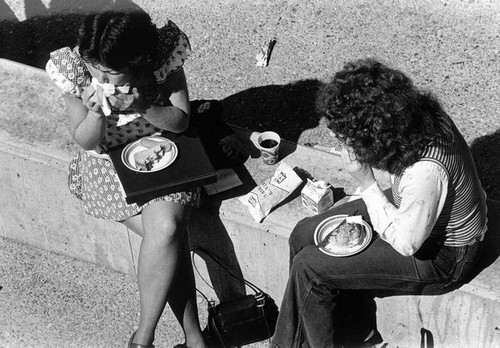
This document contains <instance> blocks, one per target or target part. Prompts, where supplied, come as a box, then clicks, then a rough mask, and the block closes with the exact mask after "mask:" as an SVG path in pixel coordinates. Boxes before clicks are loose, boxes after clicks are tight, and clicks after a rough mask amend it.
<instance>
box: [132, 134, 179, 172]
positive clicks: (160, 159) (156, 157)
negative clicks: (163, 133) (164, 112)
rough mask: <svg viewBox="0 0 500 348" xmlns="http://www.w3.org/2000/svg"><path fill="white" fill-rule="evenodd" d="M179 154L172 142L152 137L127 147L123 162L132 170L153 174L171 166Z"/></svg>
mask: <svg viewBox="0 0 500 348" xmlns="http://www.w3.org/2000/svg"><path fill="white" fill-rule="evenodd" d="M177 152H178V151H177V146H176V145H175V143H174V142H173V141H172V140H170V139H167V138H163V137H159V136H150V137H144V138H141V139H139V140H137V141H134V142H133V143H130V144H128V145H127V146H125V148H124V149H123V151H122V161H123V163H124V164H125V166H126V167H127V168H129V169H130V170H133V171H136V172H139V173H152V172H156V171H159V170H162V169H163V168H166V167H168V166H169V165H171V164H172V163H173V162H174V161H175V159H176V158H177Z"/></svg>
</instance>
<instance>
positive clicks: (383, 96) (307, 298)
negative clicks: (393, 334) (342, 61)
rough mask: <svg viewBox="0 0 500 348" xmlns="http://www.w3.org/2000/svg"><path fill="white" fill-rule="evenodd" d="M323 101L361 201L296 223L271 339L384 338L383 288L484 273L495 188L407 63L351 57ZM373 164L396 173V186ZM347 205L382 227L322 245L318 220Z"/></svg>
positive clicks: (430, 286) (444, 286)
mask: <svg viewBox="0 0 500 348" xmlns="http://www.w3.org/2000/svg"><path fill="white" fill-rule="evenodd" d="M317 104H318V109H319V111H320V112H321V113H322V114H324V115H325V117H326V118H327V119H328V127H329V128H330V129H331V130H332V132H333V134H334V135H335V136H336V137H337V139H338V140H339V141H340V142H341V143H342V144H343V149H342V161H343V164H344V167H345V169H346V170H347V171H348V172H349V173H350V174H351V175H352V177H353V178H354V179H355V180H356V181H357V182H358V183H359V185H360V189H361V193H360V195H361V199H357V200H354V201H351V202H348V203H346V204H343V205H340V206H338V207H335V208H334V209H331V210H330V211H328V212H326V213H323V214H320V215H317V216H314V217H311V218H307V219H304V220H302V221H300V222H299V223H298V224H297V226H296V227H295V228H294V230H293V231H292V233H291V235H290V239H289V245H290V276H289V280H288V284H287V288H286V290H285V294H284V296H283V302H282V305H281V309H280V314H279V318H278V323H277V325H276V331H275V333H274V337H273V341H272V347H281V348H292V347H372V346H375V345H376V344H378V343H381V341H382V337H381V335H380V333H379V332H378V331H377V326H376V317H375V312H376V306H375V301H374V296H381V295H383V296H387V295H401V294H406V295H408V294H416V295H419V294H427V295H430V294H440V293H443V292H446V291H450V290H452V289H455V288H456V287H458V286H460V285H461V284H463V283H464V282H467V281H468V280H469V279H470V277H471V276H472V275H473V274H474V271H475V266H476V265H477V261H478V259H479V256H480V253H481V252H480V250H481V244H482V240H483V237H484V233H485V232H486V229H487V226H486V223H487V218H486V195H485V192H484V190H483V188H482V187H481V182H480V181H479V178H478V175H477V172H476V168H475V165H474V161H473V158H472V156H471V153H470V150H469V148H468V146H467V143H466V142H465V140H464V138H463V137H462V135H461V134H460V132H459V131H458V129H457V127H456V126H455V125H454V123H453V121H452V120H451V118H450V117H449V116H448V115H447V114H446V113H445V112H444V110H443V109H442V107H441V105H440V104H439V102H438V101H437V100H436V99H435V98H434V97H433V96H432V95H431V94H430V93H428V92H423V91H420V90H419V89H417V88H416V87H415V86H414V85H413V82H412V81H411V80H410V79H409V78H408V77H407V76H405V75H404V74H403V73H402V72H400V71H398V70H395V69H392V68H390V67H388V66H386V65H384V64H382V63H380V62H378V61H376V60H374V59H362V60H357V61H353V62H349V63H347V64H346V65H345V66H344V68H343V69H342V70H340V71H339V72H337V73H336V74H335V75H334V77H333V78H332V79H331V81H330V82H329V83H327V84H325V85H324V87H323V88H322V89H321V90H320V93H319V96H318V102H317ZM372 168H376V169H379V170H383V171H385V172H387V173H388V174H390V177H391V183H392V187H391V189H390V192H389V196H386V192H384V191H382V190H381V188H380V187H379V185H378V183H377V180H376V178H375V176H374V174H373V170H372ZM339 214H347V215H352V214H356V215H362V216H363V219H364V220H365V221H367V222H368V223H370V224H371V225H372V226H373V230H374V231H375V232H377V233H376V234H375V235H374V238H373V240H372V241H371V243H370V244H369V245H368V247H367V248H366V249H364V250H362V251H360V252H359V253H357V254H355V255H351V256H348V257H333V256H332V255H326V254H325V253H323V252H322V251H321V250H320V249H319V248H318V246H316V244H315V242H314V238H313V236H314V231H315V230H316V227H317V226H318V225H319V224H320V223H321V222H322V221H323V220H324V219H325V218H328V217H331V216H335V215H339ZM335 256H339V255H338V254H337V255H335Z"/></svg>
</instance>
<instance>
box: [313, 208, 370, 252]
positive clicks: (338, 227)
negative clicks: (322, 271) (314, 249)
mask: <svg viewBox="0 0 500 348" xmlns="http://www.w3.org/2000/svg"><path fill="white" fill-rule="evenodd" d="M372 235H373V231H372V228H371V226H370V225H369V224H368V223H367V222H366V221H364V220H363V219H362V218H361V216H352V217H350V216H349V215H334V216H330V217H329V218H326V219H325V220H323V221H322V222H321V223H320V224H319V225H318V226H317V227H316V230H315V231H314V243H315V244H316V245H317V246H318V247H319V250H321V251H322V252H323V253H325V254H327V255H330V256H336V257H344V256H351V255H354V254H357V253H359V252H360V251H362V250H363V249H365V248H366V247H367V246H368V244H370V241H371V240H372Z"/></svg>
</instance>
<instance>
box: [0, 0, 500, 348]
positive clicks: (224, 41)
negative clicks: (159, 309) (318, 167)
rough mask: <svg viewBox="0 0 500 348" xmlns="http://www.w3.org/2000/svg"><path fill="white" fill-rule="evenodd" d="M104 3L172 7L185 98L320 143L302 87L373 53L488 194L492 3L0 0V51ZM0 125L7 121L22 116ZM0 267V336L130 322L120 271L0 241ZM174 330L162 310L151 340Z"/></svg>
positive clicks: (115, 335)
mask: <svg viewBox="0 0 500 348" xmlns="http://www.w3.org/2000/svg"><path fill="white" fill-rule="evenodd" d="M111 3H117V4H119V5H120V6H131V5H139V6H141V7H142V8H144V9H145V10H146V11H147V12H149V13H150V14H151V15H152V17H153V18H154V20H155V21H156V22H157V24H158V25H161V24H162V23H164V22H165V20H166V18H172V19H173V20H174V21H175V22H176V23H177V24H178V25H179V26H180V27H181V28H182V29H183V30H184V31H185V32H186V33H187V34H188V35H189V37H190V39H191V43H192V46H193V55H192V57H191V59H190V60H189V62H188V63H187V65H186V72H187V76H188V82H189V86H190V93H191V98H192V99H202V98H204V99H212V98H214V99H222V100H224V103H225V106H226V109H227V117H228V121H230V122H231V123H234V124H236V125H239V126H243V127H248V128H249V129H254V130H266V129H270V130H276V131H278V132H280V133H281V135H282V136H283V137H284V138H287V139H289V140H293V141H298V142H300V143H303V144H311V145H314V144H322V145H327V146H328V145H332V140H331V139H330V138H329V137H328V136H327V133H326V131H325V128H324V127H322V126H321V124H320V117H319V115H317V114H316V113H315V112H314V94H315V92H316V90H317V89H318V86H319V85H320V83H321V82H322V81H323V80H324V79H325V78H327V77H328V76H330V75H332V74H333V72H335V71H336V70H338V69H339V68H340V67H341V66H342V64H343V63H344V62H345V61H347V60H350V59H354V58H359V57H363V56H374V57H378V58H379V59H381V60H383V61H385V62H387V63H389V64H391V65H394V66H396V67H398V68H400V69H401V70H403V71H405V72H406V73H408V74H409V75H410V76H411V77H413V78H414V80H415V83H416V84H417V85H418V86H421V87H423V88H426V89H430V90H432V91H433V92H434V93H435V94H436V95H437V96H438V97H439V98H440V99H441V100H442V103H443V105H444V107H445V109H446V110H447V111H448V112H449V113H450V115H451V116H452V117H453V119H454V120H455V121H456V123H457V125H458V127H459V128H460V130H461V131H462V132H463V133H464V135H465V137H466V139H467V141H468V142H469V144H470V145H471V148H472V151H473V153H474V156H475V158H476V161H477V164H478V169H479V173H480V176H481V179H482V181H483V185H484V186H485V189H486V190H487V192H488V194H489V195H490V197H492V198H494V199H497V200H499V199H500V161H498V158H500V147H499V146H498V144H499V143H500V131H499V128H500V126H499V121H498V115H499V114H500V90H499V89H500V84H499V81H498V78H499V77H500V65H499V64H498V61H499V55H500V30H499V26H498V23H500V3H498V2H495V1H490V0H463V1H461V0H454V1H448V0H440V1H431V0H420V1H415V0H384V1H376V2H375V1H368V0H342V1H327V0H322V1H321V0H305V1H304V0H301V1H298V0H289V1H262V0H253V1H251V0H240V1H234V0H210V1H194V0H177V1H175V2H173V1H172V2H163V1H146V0H138V1H135V3H133V2H131V1H130V0H116V1H111V0H107V1H106V0H105V1H98V0H88V1H85V2H82V1H76V0H64V1H61V0H43V1H40V0H24V1H21V0H9V1H6V0H5V1H4V0H0V57H2V58H8V59H12V60H15V61H19V62H22V63H25V64H30V65H33V66H37V67H43V66H44V63H45V61H46V60H47V58H48V52H50V51H51V50H53V49H55V48H58V47H61V46H65V45H70V46H71V45H73V44H74V38H75V32H76V28H77V26H78V23H79V22H80V20H81V18H82V13H84V12H86V11H89V10H93V9H98V8H101V7H102V6H104V5H106V4H111ZM82 4H83V5H82ZM49 5H50V6H49ZM273 36H276V38H277V44H276V46H275V49H274V52H273V55H272V57H271V61H270V65H269V66H268V67H266V68H260V67H256V66H255V62H256V60H255V55H256V54H257V53H258V52H259V51H260V48H261V47H262V46H263V45H264V44H266V43H267V41H268V40H269V38H270V37H273ZM22 83H28V81H22ZM26 98H29V96H26ZM1 127H5V128H7V130H8V131H11V132H16V127H23V122H22V120H20V121H18V122H12V123H6V124H1ZM0 220H1V219H0ZM0 265H2V267H0V286H2V287H3V289H2V290H0V346H1V347H49V346H52V347H121V346H124V344H125V342H126V340H127V338H128V336H129V334H130V332H132V331H133V326H134V325H135V323H136V319H137V308H138V306H137V299H138V296H137V288H136V285H135V280H134V279H132V278H131V277H128V276H125V275H123V274H119V273H115V272H111V271H109V270H106V269H103V268H100V267H97V266H94V265H89V264H85V263H81V262H78V261H75V260H70V259H67V258H64V257H61V256H58V255H54V254H50V253H46V252H44V251H40V250H35V249H31V248H29V247H26V246H23V245H18V244H16V243H13V242H10V241H6V240H2V239H0ZM204 307H205V305H204V304H203V303H201V304H200V308H202V309H203V308H204ZM204 316H205V313H203V311H202V313H201V317H202V320H204V319H203V318H204ZM180 341H181V335H180V332H179V329H178V326H177V325H176V323H175V322H174V320H173V318H172V317H171V316H170V314H169V312H168V313H166V315H165V316H164V318H163V319H162V323H161V325H160V328H159V339H158V343H159V346H160V347H171V346H173V345H174V344H176V343H179V342H180Z"/></svg>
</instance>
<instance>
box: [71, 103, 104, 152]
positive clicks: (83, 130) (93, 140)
mask: <svg viewBox="0 0 500 348" xmlns="http://www.w3.org/2000/svg"><path fill="white" fill-rule="evenodd" d="M105 128H106V120H105V116H104V115H103V114H102V113H98V112H94V111H92V110H89V112H88V113H87V116H86V117H85V118H84V119H83V120H82V121H81V122H80V124H79V125H78V126H77V127H76V129H75V132H74V134H73V138H74V139H75V141H76V142H77V143H78V144H79V145H80V146H81V147H82V148H84V149H85V150H94V149H95V148H96V147H97V145H99V144H100V142H101V140H102V138H103V136H104V130H105Z"/></svg>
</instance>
